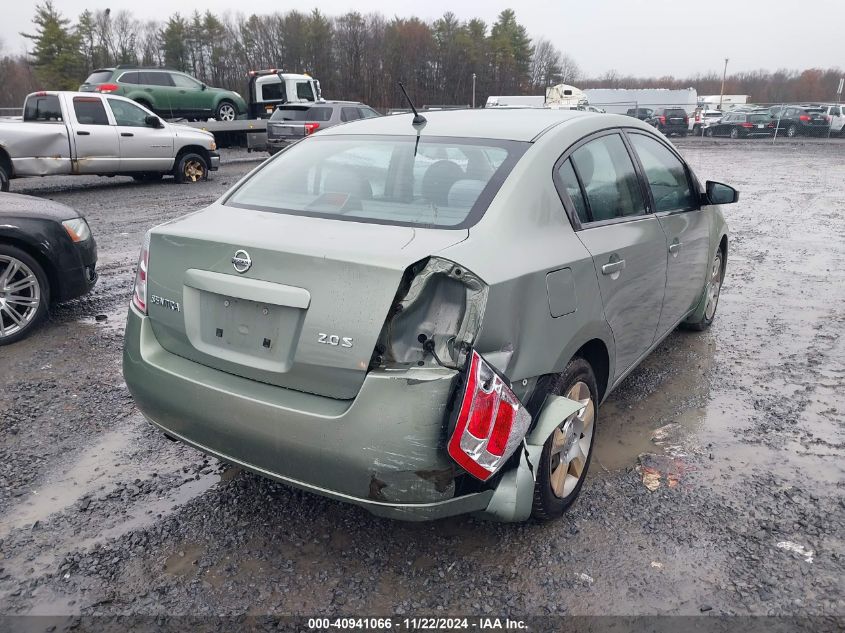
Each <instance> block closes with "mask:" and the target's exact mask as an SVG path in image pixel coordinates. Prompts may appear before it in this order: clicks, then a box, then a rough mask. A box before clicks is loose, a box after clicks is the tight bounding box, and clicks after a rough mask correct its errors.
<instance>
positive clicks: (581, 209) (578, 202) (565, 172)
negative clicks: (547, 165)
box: [557, 158, 590, 223]
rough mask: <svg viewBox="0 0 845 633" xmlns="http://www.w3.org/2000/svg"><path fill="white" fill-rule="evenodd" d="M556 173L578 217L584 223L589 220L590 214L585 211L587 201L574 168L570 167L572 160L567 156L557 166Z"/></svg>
mask: <svg viewBox="0 0 845 633" xmlns="http://www.w3.org/2000/svg"><path fill="white" fill-rule="evenodd" d="M557 174H558V177H559V178H560V184H561V185H563V188H564V190H565V191H566V194H567V195H568V196H569V199H570V200H572V204H573V205H574V206H575V212H576V213H577V214H578V219H579V220H581V222H584V223H587V222H589V221H590V216H589V214H588V213H587V202H586V201H585V200H584V193H583V192H582V191H581V185H580V184H579V183H578V177H577V176H576V175H575V170H574V169H573V168H572V161H571V160H569V159H568V158H567V159H566V160H565V161H563V163H562V164H561V166H560V167H559V168H558V171H557Z"/></svg>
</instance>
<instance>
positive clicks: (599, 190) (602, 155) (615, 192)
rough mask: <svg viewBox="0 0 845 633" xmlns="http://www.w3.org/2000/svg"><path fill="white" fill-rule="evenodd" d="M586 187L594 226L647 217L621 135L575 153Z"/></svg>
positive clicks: (609, 136)
mask: <svg viewBox="0 0 845 633" xmlns="http://www.w3.org/2000/svg"><path fill="white" fill-rule="evenodd" d="M572 163H573V165H574V166H575V170H576V172H577V173H578V177H579V178H580V180H581V183H582V184H583V185H584V195H585V197H586V199H587V204H588V213H589V216H590V221H591V222H604V221H607V220H615V219H618V218H625V217H633V216H638V215H644V214H645V202H644V200H643V195H642V190H641V188H640V182H639V178H638V177H637V172H636V171H635V170H634V163H633V162H632V161H631V157H630V155H629V154H628V150H627V149H626V148H625V143H624V142H623V141H622V137H621V136H620V135H619V134H608V135H606V136H602V137H599V138H597V139H596V140H594V141H590V142H589V143H587V144H586V145H583V146H581V147H579V148H578V149H577V150H575V151H574V152H573V153H572Z"/></svg>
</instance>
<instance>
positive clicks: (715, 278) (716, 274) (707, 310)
mask: <svg viewBox="0 0 845 633" xmlns="http://www.w3.org/2000/svg"><path fill="white" fill-rule="evenodd" d="M721 290H722V251H716V257H714V258H713V266H712V268H711V269H710V283H709V284H708V285H707V304H706V305H705V306H704V318H705V319H707V320H708V321H710V320H712V319H713V315H715V314H716V306H717V305H718V303H719V292H721Z"/></svg>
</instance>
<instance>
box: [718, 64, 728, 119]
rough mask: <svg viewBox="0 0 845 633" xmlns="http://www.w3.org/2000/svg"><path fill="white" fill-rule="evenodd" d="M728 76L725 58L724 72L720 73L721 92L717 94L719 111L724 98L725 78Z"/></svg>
mask: <svg viewBox="0 0 845 633" xmlns="http://www.w3.org/2000/svg"><path fill="white" fill-rule="evenodd" d="M727 75H728V58H727V57H725V70H723V71H722V90H721V91H720V92H719V110H721V109H722V99H723V98H724V96H725V77H727Z"/></svg>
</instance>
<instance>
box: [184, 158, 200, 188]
mask: <svg viewBox="0 0 845 633" xmlns="http://www.w3.org/2000/svg"><path fill="white" fill-rule="evenodd" d="M183 171H184V174H185V180H187V181H188V182H197V181H198V180H202V179H203V178H204V177H205V165H203V164H202V163H201V162H200V161H199V160H195V159H193V160H189V161H186V162H185V167H184V169H183Z"/></svg>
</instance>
